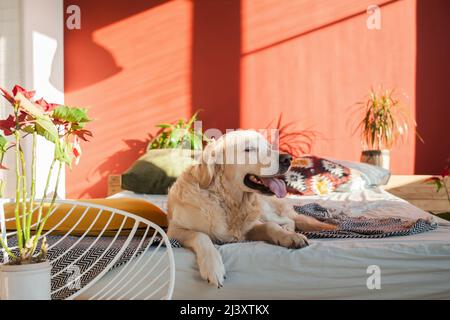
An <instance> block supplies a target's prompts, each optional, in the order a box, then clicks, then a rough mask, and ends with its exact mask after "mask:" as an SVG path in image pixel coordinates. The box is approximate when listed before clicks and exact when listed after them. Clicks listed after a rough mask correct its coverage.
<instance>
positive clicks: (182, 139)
mask: <svg viewBox="0 0 450 320" xmlns="http://www.w3.org/2000/svg"><path fill="white" fill-rule="evenodd" d="M197 114H198V112H196V113H195V114H194V115H193V116H192V117H191V118H190V119H189V120H187V121H186V120H184V119H180V120H177V121H175V122H173V123H162V124H158V125H156V127H157V128H159V130H158V132H156V134H155V135H154V136H152V137H151V140H150V143H149V144H148V147H147V150H152V149H192V150H201V149H202V146H203V141H204V137H203V134H202V132H201V131H195V128H194V123H195V121H197Z"/></svg>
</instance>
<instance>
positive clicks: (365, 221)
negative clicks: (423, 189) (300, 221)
mask: <svg viewBox="0 0 450 320" xmlns="http://www.w3.org/2000/svg"><path fill="white" fill-rule="evenodd" d="M294 210H295V211H297V212H298V213H299V214H304V215H307V216H310V217H314V218H316V219H318V220H320V221H323V222H327V223H331V224H334V225H336V226H338V229H337V230H334V231H315V232H302V233H303V234H304V235H306V236H307V237H308V238H312V239H317V238H386V237H396V236H410V235H414V234H417V233H422V232H426V231H430V230H434V229H436V228H437V226H438V224H437V222H435V221H427V220H424V219H417V220H405V219H400V218H368V217H364V216H360V217H351V216H348V215H346V214H345V213H342V212H341V213H333V212H331V211H330V210H328V209H327V208H324V207H322V206H320V205H319V204H317V203H309V204H306V205H303V206H294Z"/></svg>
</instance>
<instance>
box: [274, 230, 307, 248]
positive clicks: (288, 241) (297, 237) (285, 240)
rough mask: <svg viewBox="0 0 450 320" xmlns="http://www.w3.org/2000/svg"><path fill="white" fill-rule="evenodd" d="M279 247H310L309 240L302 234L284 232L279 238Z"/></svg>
mask: <svg viewBox="0 0 450 320" xmlns="http://www.w3.org/2000/svg"><path fill="white" fill-rule="evenodd" d="M278 245H280V246H282V247H286V248H295V249H297V248H304V247H306V246H308V238H306V236H304V235H302V234H301V233H296V232H283V233H282V234H281V235H280V236H279V238H278Z"/></svg>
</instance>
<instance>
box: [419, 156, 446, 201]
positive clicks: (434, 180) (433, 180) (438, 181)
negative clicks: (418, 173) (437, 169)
mask: <svg viewBox="0 0 450 320" xmlns="http://www.w3.org/2000/svg"><path fill="white" fill-rule="evenodd" d="M449 176H450V157H448V158H447V164H446V166H445V168H444V170H443V171H442V174H441V175H440V176H434V177H430V178H428V179H426V180H425V183H429V184H434V185H435V186H436V192H439V191H441V189H442V188H444V189H445V192H446V193H447V200H448V202H449V205H450V191H449V190H448V187H447V179H449Z"/></svg>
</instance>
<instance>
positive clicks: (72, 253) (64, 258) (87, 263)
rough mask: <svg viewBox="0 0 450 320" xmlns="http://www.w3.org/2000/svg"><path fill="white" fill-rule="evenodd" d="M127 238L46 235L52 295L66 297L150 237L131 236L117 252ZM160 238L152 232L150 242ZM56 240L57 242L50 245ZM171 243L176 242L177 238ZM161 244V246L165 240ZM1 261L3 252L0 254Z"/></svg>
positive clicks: (141, 249)
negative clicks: (50, 267)
mask: <svg viewBox="0 0 450 320" xmlns="http://www.w3.org/2000/svg"><path fill="white" fill-rule="evenodd" d="M127 239H128V237H127V236H119V237H117V238H116V239H115V240H114V238H113V237H99V238H97V237H84V238H82V239H81V240H80V238H79V237H75V236H67V237H65V238H63V237H61V236H47V243H48V245H49V247H51V249H49V251H48V253H47V258H48V259H49V260H50V261H51V264H52V271H51V272H52V283H51V290H52V299H54V300H61V299H66V298H68V297H70V296H71V295H73V294H74V293H76V292H77V291H78V290H80V288H84V287H85V286H86V285H87V284H89V283H90V282H92V281H94V280H95V279H97V278H98V277H99V275H100V274H101V273H104V272H106V271H110V270H112V269H115V268H117V267H119V266H121V265H124V264H125V263H127V262H128V261H130V260H131V259H133V258H137V257H138V256H139V255H141V254H142V252H144V250H145V248H146V247H147V246H148V245H149V242H150V241H151V239H152V238H151V237H146V238H145V239H144V240H142V238H140V237H137V236H135V237H133V238H132V239H131V241H130V242H129V243H128V245H126V247H125V249H124V251H123V252H122V253H121V254H120V256H118V255H119V252H120V251H121V249H122V248H123V247H124V246H125V242H126V241H127ZM141 241H142V242H141ZM161 241H162V239H161V238H160V237H158V236H155V237H154V238H153V241H152V243H151V244H150V245H153V246H154V245H159V243H160V242H161ZM56 242H58V243H57V244H56V245H55V246H53V247H52V245H53V244H55V243H56ZM77 242H78V243H77ZM171 243H173V244H174V245H179V244H178V242H176V241H171ZM8 244H9V245H10V246H15V245H17V238H15V237H14V238H9V239H8ZM73 245H75V246H73ZM162 245H163V246H164V243H162ZM72 246H73V247H72ZM14 253H17V252H14ZM1 263H3V255H1V254H0V264H1Z"/></svg>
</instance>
